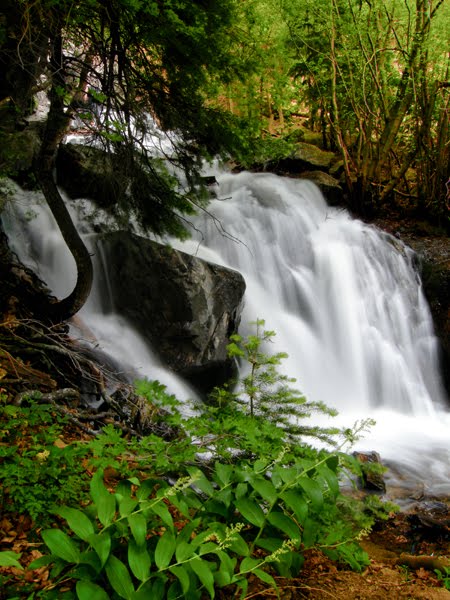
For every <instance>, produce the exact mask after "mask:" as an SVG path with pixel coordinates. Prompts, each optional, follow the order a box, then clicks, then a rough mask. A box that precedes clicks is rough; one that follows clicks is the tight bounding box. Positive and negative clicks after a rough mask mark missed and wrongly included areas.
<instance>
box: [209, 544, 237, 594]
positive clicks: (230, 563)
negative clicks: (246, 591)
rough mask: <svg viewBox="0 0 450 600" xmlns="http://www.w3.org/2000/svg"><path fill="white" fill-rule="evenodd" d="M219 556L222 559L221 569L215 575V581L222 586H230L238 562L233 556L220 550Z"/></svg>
mask: <svg viewBox="0 0 450 600" xmlns="http://www.w3.org/2000/svg"><path fill="white" fill-rule="evenodd" d="M217 556H218V557H219V559H220V569H219V570H218V571H217V572H216V573H215V574H214V579H215V580H216V581H217V582H218V583H219V585H220V586H225V585H229V584H230V583H231V580H232V578H233V574H234V569H235V567H236V563H237V560H236V558H231V556H230V555H229V554H228V553H227V552H226V551H223V550H219V551H218V552H217Z"/></svg>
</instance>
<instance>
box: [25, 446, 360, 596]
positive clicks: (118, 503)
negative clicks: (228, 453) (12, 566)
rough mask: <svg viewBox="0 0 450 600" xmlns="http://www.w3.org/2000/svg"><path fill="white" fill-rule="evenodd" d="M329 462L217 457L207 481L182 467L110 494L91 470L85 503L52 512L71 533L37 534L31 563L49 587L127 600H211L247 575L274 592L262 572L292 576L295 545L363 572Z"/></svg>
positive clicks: (298, 559) (332, 460)
mask: <svg viewBox="0 0 450 600" xmlns="http://www.w3.org/2000/svg"><path fill="white" fill-rule="evenodd" d="M337 465H338V461H337V460H336V457H333V456H330V457H327V458H326V459H323V460H321V461H316V462H312V461H304V462H301V461H297V462H296V463H295V464H294V465H293V466H292V467H290V468H286V467H285V466H280V464H279V463H278V461H277V459H275V460H273V461H270V462H268V461H262V460H257V461H255V462H252V463H249V462H244V463H238V464H236V465H226V464H223V463H218V462H216V463H215V464H214V466H213V469H212V473H211V476H210V478H208V477H207V476H206V475H205V473H204V472H203V471H202V470H200V469H197V468H189V469H188V471H189V473H190V475H189V476H188V477H185V478H181V479H179V480H178V481H177V482H176V483H174V484H173V485H170V484H168V483H167V482H166V481H165V480H154V479H148V480H145V481H143V482H141V481H139V480H138V479H135V478H133V479H131V480H125V481H122V482H121V483H120V484H119V485H118V486H117V488H116V490H115V494H114V495H113V494H111V493H110V492H109V491H108V490H107V489H106V488H105V487H104V484H103V481H102V479H103V474H102V471H97V473H96V475H95V476H94V478H93V479H92V482H91V497H92V500H93V505H89V506H88V507H86V508H85V509H84V510H82V511H80V510H78V509H70V508H61V509H59V510H58V511H57V512H58V514H59V515H60V516H61V517H63V518H64V519H65V520H66V521H67V523H68V525H69V528H70V530H71V533H72V535H71V536H68V535H67V534H66V533H64V531H63V530H62V529H55V528H53V529H49V530H45V531H43V533H42V537H43V539H44V541H45V543H46V545H47V546H48V548H49V550H50V552H51V554H50V556H46V557H44V558H42V559H38V561H36V562H35V563H34V564H32V565H31V568H37V567H39V566H42V565H43V564H48V563H49V562H51V563H52V564H53V572H52V577H53V579H54V583H56V584H58V583H57V582H58V580H61V581H67V578H68V577H71V578H74V579H75V580H78V583H77V584H76V591H77V597H78V598H80V599H84V598H88V597H91V596H90V595H89V594H92V593H93V592H94V591H96V592H97V593H99V594H100V590H103V591H104V592H106V593H107V594H108V595H109V597H120V598H130V599H132V598H133V599H134V598H136V599H138V598H141V597H142V598H144V597H148V595H149V594H151V595H152V597H159V598H163V597H168V598H170V597H175V596H180V595H182V597H184V598H200V597H201V596H202V593H204V592H207V593H208V595H209V597H211V598H213V597H214V594H215V592H214V590H215V587H225V586H229V585H233V586H237V587H238V588H240V589H241V590H242V591H243V593H245V590H246V588H247V585H248V577H249V575H250V574H253V575H256V576H257V577H258V578H260V579H261V580H262V581H263V582H265V583H267V584H269V585H270V586H271V587H274V588H276V583H275V580H274V579H273V576H272V575H271V574H270V572H269V570H272V569H273V570H275V571H276V572H278V573H279V574H281V575H283V576H285V577H286V576H287V577H289V576H293V575H295V574H296V573H297V572H298V570H299V569H300V567H301V564H302V553H301V551H300V548H302V549H305V548H308V547H311V546H313V545H317V544H319V545H323V546H325V547H329V548H330V551H333V552H334V553H335V555H336V557H337V558H342V559H344V560H346V561H347V562H349V563H350V564H351V565H352V566H353V567H354V568H361V567H362V566H363V565H365V564H366V562H367V557H366V556H365V555H364V553H362V552H361V551H360V550H359V548H358V547H357V546H355V545H354V544H352V534H351V529H350V528H349V527H348V526H347V527H345V525H344V523H343V522H339V521H338V523H337V524H336V521H335V516H336V515H333V514H329V511H330V507H332V506H333V505H334V504H335V502H336V499H337V498H338V496H339V484H338V479H337V475H336V470H337ZM331 523H334V526H333V531H330V525H331ZM337 542H338V543H337ZM269 568H270V569H269ZM100 597H103V596H100ZM104 597H105V598H106V597H107V596H104Z"/></svg>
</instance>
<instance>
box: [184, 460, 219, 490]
mask: <svg viewBox="0 0 450 600" xmlns="http://www.w3.org/2000/svg"><path fill="white" fill-rule="evenodd" d="M187 472H188V473H189V475H191V477H194V478H195V481H194V483H193V485H194V486H195V487H198V489H199V490H201V491H202V492H203V493H204V494H206V495H207V496H214V488H213V486H212V485H211V482H210V481H208V479H207V477H206V476H205V474H204V473H203V471H200V469H197V468H196V467H188V469H187Z"/></svg>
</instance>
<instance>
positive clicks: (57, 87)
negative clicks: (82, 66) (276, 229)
mask: <svg viewBox="0 0 450 600" xmlns="http://www.w3.org/2000/svg"><path fill="white" fill-rule="evenodd" d="M51 66H52V71H53V80H52V89H51V92H50V110H49V114H48V118H47V124H46V129H45V132H44V139H43V142H42V146H41V151H40V154H39V157H38V161H37V165H36V175H37V179H38V181H39V184H40V186H41V189H42V192H43V194H44V196H45V199H46V201H47V203H48V205H49V207H50V210H51V211H52V213H53V216H54V217H55V219H56V222H57V224H58V227H59V228H60V230H61V234H62V236H63V238H64V241H65V242H66V244H67V246H68V248H69V250H70V252H71V253H72V256H73V257H74V259H75V263H76V267H77V281H76V284H75V287H74V289H73V291H72V293H71V294H69V296H67V297H66V298H64V299H63V300H60V301H59V302H57V303H55V304H51V305H49V317H50V318H51V320H52V321H53V322H61V321H65V320H67V319H69V318H70V317H72V316H73V315H75V314H76V313H77V312H78V311H79V310H80V309H81V308H82V306H83V305H84V304H85V302H86V300H87V298H88V296H89V293H90V291H91V287H92V280H93V268H92V261H91V256H90V254H89V251H88V249H87V248H86V246H85V244H84V242H83V240H82V239H81V237H80V235H79V234H78V231H77V229H76V227H75V225H74V223H73V221H72V218H71V216H70V214H69V211H68V210H67V208H66V205H65V204H64V200H63V199H62V197H61V194H60V193H59V191H58V188H57V187H56V184H55V181H54V178H53V169H54V166H55V157H56V151H57V149H58V145H59V143H60V142H61V140H62V138H63V137H64V135H65V134H66V132H67V129H68V127H69V124H70V120H71V117H72V110H71V107H70V106H69V108H68V109H66V110H65V107H64V100H63V96H62V93H61V90H64V89H65V78H64V70H63V60H62V39H61V35H57V36H55V39H54V41H53V47H52V57H51Z"/></svg>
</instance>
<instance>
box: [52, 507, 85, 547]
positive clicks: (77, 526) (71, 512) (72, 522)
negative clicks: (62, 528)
mask: <svg viewBox="0 0 450 600" xmlns="http://www.w3.org/2000/svg"><path fill="white" fill-rule="evenodd" d="M56 514H58V515H60V516H61V517H62V518H63V519H65V520H66V521H67V523H68V525H69V527H70V529H71V530H72V531H73V532H74V534H75V535H77V536H78V537H79V538H80V539H82V540H83V541H85V542H87V541H88V540H89V537H90V536H91V535H92V534H93V533H94V532H95V530H94V525H93V523H92V521H91V520H90V519H89V517H87V515H86V514H85V513H84V512H82V511H81V510H78V509H76V508H69V507H68V506H62V507H61V508H58V510H57V511H56Z"/></svg>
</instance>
